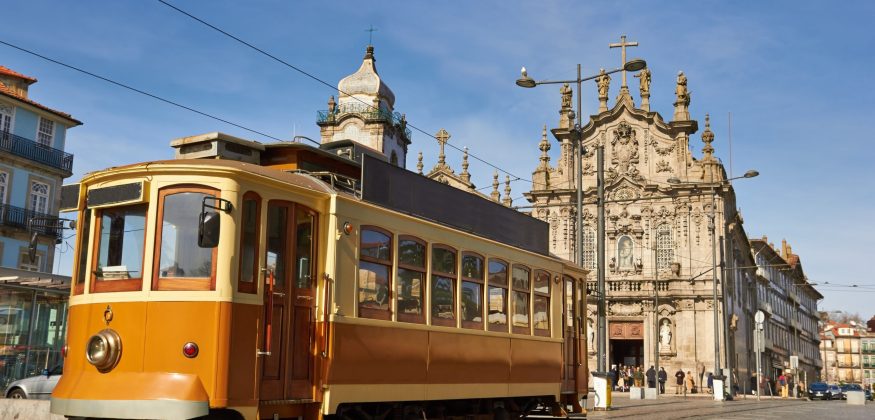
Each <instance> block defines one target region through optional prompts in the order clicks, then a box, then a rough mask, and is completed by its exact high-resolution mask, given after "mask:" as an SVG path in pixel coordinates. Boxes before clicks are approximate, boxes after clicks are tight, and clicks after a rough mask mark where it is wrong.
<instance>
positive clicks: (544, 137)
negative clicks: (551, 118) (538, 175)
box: [538, 124, 550, 168]
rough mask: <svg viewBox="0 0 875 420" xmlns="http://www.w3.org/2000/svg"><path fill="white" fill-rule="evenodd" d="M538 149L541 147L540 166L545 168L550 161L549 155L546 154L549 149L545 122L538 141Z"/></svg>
mask: <svg viewBox="0 0 875 420" xmlns="http://www.w3.org/2000/svg"><path fill="white" fill-rule="evenodd" d="M538 149H541V167H542V168H545V167H547V166H548V165H549V162H550V156H549V155H548V154H547V152H548V151H550V142H549V141H547V124H544V129H543V130H542V131H541V142H540V143H538Z"/></svg>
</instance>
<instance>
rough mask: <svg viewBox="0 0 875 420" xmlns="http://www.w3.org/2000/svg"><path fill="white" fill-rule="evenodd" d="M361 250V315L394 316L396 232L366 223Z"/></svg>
mask: <svg viewBox="0 0 875 420" xmlns="http://www.w3.org/2000/svg"><path fill="white" fill-rule="evenodd" d="M361 232H362V234H361V250H360V253H359V279H358V283H359V293H358V303H359V316H361V317H365V318H377V319H390V318H391V313H390V312H389V291H390V290H391V289H390V287H391V285H390V283H391V279H390V271H391V269H392V234H391V233H389V232H388V231H386V230H383V229H380V228H378V227H374V226H363V227H362V230H361Z"/></svg>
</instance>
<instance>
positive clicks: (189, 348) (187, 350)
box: [182, 342, 199, 359]
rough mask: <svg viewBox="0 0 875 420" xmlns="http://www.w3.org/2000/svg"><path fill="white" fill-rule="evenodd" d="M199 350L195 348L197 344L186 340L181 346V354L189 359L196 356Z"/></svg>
mask: <svg viewBox="0 0 875 420" xmlns="http://www.w3.org/2000/svg"><path fill="white" fill-rule="evenodd" d="M198 352H199V350H198V348H197V344H195V343H192V342H188V343H185V345H184V346H182V355H183V356H185V357H188V358H189V359H193V358H195V357H197V354H198Z"/></svg>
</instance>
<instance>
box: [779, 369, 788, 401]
mask: <svg viewBox="0 0 875 420" xmlns="http://www.w3.org/2000/svg"><path fill="white" fill-rule="evenodd" d="M778 388H780V389H781V398H787V388H788V387H787V377H786V376H784V374H783V373H782V374H781V376H778Z"/></svg>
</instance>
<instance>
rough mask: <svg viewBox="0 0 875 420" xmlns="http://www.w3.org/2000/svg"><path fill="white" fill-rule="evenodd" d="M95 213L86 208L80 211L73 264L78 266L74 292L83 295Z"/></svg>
mask: <svg viewBox="0 0 875 420" xmlns="http://www.w3.org/2000/svg"><path fill="white" fill-rule="evenodd" d="M93 218H94V215H93V214H92V210H91V209H89V208H87V207H86V208H84V209H83V210H82V211H80V212H79V220H80V222H79V226H78V231H77V235H78V238H77V245H78V247H79V249H78V252H77V253H76V255H75V257H74V258H75V260H74V261H73V266H74V267H76V277H75V278H73V294H74V295H81V294H83V293H85V280H86V279H87V278H88V277H89V276H88V266H87V265H86V263H87V262H88V240H89V239H90V238H91V224H92V223H93Z"/></svg>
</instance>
